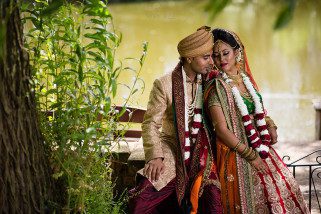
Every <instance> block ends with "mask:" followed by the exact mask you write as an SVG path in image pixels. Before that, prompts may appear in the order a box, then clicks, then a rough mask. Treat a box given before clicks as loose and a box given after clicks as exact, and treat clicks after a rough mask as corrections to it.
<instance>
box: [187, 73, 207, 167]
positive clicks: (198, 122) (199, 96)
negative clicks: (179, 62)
mask: <svg viewBox="0 0 321 214" xmlns="http://www.w3.org/2000/svg"><path fill="white" fill-rule="evenodd" d="M182 74H183V85H184V101H185V111H184V114H185V151H184V161H185V164H189V162H190V158H191V142H190V138H191V140H192V143H193V144H194V143H195V142H196V138H197V134H198V131H199V129H200V127H201V126H202V114H201V113H202V112H201V111H202V105H203V88H202V84H200V82H201V81H202V76H201V74H197V77H196V78H197V86H196V97H195V99H196V100H195V102H196V104H195V108H194V115H193V121H192V127H191V130H189V127H188V117H189V114H188V94H187V86H186V73H185V71H184V69H182Z"/></svg>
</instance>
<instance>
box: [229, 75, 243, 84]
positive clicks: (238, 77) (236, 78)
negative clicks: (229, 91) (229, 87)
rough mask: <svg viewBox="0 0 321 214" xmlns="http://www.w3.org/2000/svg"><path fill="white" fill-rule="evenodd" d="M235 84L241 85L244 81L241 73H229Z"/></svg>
mask: <svg viewBox="0 0 321 214" xmlns="http://www.w3.org/2000/svg"><path fill="white" fill-rule="evenodd" d="M227 76H228V77H229V78H230V79H231V80H232V81H233V83H234V84H235V85H240V84H241V83H242V82H243V79H242V76H241V74H240V73H239V74H234V75H227Z"/></svg>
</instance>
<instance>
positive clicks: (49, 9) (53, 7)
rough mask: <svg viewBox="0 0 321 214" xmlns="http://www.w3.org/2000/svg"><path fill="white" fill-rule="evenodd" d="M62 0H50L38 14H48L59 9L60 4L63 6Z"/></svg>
mask: <svg viewBox="0 0 321 214" xmlns="http://www.w3.org/2000/svg"><path fill="white" fill-rule="evenodd" d="M63 4H64V2H63V0H54V1H52V2H51V3H50V4H49V5H48V6H47V7H46V8H45V9H43V10H42V11H41V13H40V16H50V15H51V14H53V13H55V12H56V11H58V10H59V8H60V7H61V6H63Z"/></svg>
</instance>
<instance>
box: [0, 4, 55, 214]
mask: <svg viewBox="0 0 321 214" xmlns="http://www.w3.org/2000/svg"><path fill="white" fill-rule="evenodd" d="M0 2H1V3H0V13H1V14H0V22H1V23H0V24H2V26H3V27H5V28H3V27H2V29H5V31H4V34H3V38H4V40H3V41H0V42H3V43H2V45H3V50H0V51H2V58H1V59H0V211H1V213H44V212H45V210H46V205H45V204H46V203H47V202H48V201H49V200H50V197H49V196H50V195H51V194H50V192H48V190H50V189H51V188H49V184H50V183H51V182H50V170H49V167H48V164H47V163H48V162H47V158H46V156H45V150H44V144H43V140H42V136H41V132H40V129H39V125H38V120H37V110H36V101H35V96H34V93H33V92H32V91H31V88H32V87H31V86H30V82H31V81H30V80H31V73H30V67H29V60H28V53H27V52H26V51H25V49H24V47H23V31H22V24H21V20H20V13H19V8H18V7H17V0H14V1H13V0H12V1H9V0H1V1H0ZM10 2H11V3H10ZM14 6H16V7H14ZM2 32H3V31H2ZM0 36H1V35H0ZM0 47H1V45H0Z"/></svg>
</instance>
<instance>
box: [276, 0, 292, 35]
mask: <svg viewBox="0 0 321 214" xmlns="http://www.w3.org/2000/svg"><path fill="white" fill-rule="evenodd" d="M295 3H296V1H295V0H290V1H288V4H287V5H286V6H285V7H284V8H283V9H282V10H281V12H280V13H279V15H278V17H277V19H276V21H275V23H274V29H275V30H279V29H282V28H284V27H285V26H287V25H288V24H289V22H290V21H291V19H292V17H293V13H294V8H295Z"/></svg>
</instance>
